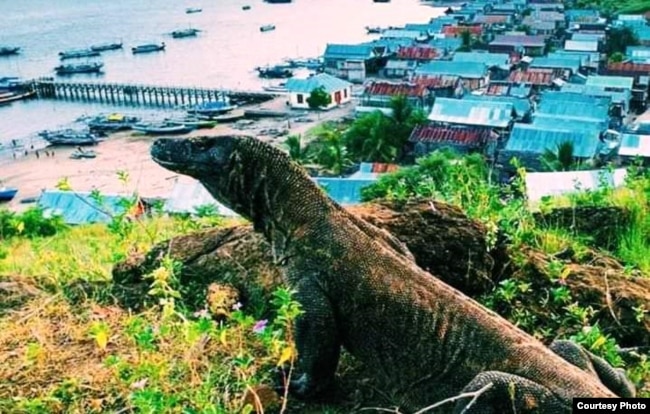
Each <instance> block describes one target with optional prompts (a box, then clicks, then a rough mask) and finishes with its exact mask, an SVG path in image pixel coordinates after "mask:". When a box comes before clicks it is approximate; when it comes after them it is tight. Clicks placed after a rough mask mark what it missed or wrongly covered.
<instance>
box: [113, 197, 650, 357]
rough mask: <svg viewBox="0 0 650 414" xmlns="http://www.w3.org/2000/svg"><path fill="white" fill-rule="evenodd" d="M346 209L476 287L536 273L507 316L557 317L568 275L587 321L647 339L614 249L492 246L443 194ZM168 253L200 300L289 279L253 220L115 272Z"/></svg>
mask: <svg viewBox="0 0 650 414" xmlns="http://www.w3.org/2000/svg"><path fill="white" fill-rule="evenodd" d="M349 210H350V211H351V212H353V213H354V214H357V215H358V216H360V217H361V218H363V219H365V220H367V221H369V222H371V223H373V224H374V225H376V226H378V227H380V228H383V229H386V230H388V231H389V232H391V233H392V234H394V235H395V236H396V237H397V238H399V239H400V240H402V241H403V242H404V243H405V244H406V245H407V246H408V248H409V249H410V250H411V252H412V253H413V254H414V256H415V258H416V261H417V263H418V265H419V266H420V267H422V268H424V269H427V270H428V271H429V272H430V273H431V274H432V275H434V276H436V277H440V278H441V279H442V280H444V281H445V282H446V283H448V284H450V285H452V286H454V287H455V288H457V289H459V290H461V291H462V292H464V293H466V294H468V295H470V296H472V297H479V296H481V295H484V294H486V293H489V292H491V291H493V289H494V287H495V286H496V285H497V283H498V282H499V281H501V280H502V279H506V278H513V279H515V280H519V281H523V282H526V283H529V284H530V286H531V288H530V294H527V295H522V296H523V299H521V300H520V301H519V303H518V304H516V308H515V307H504V306H497V311H498V312H499V313H501V314H502V315H504V316H505V317H510V316H512V312H515V311H517V310H518V311H521V310H525V311H526V312H530V313H531V314H532V315H533V317H534V318H536V321H538V322H539V325H540V326H545V327H548V326H551V327H552V326H554V324H557V321H556V320H555V319H553V313H554V312H555V313H556V314H557V313H558V312H559V314H566V311H565V310H564V306H566V304H561V303H558V304H555V305H554V304H548V303H547V302H548V296H549V294H550V293H549V292H550V290H551V289H553V288H557V287H558V286H560V285H559V284H558V283H562V284H563V285H564V286H566V287H567V288H568V289H569V291H570V294H571V297H572V300H574V301H577V302H578V303H580V304H581V305H582V306H585V307H586V306H592V307H593V308H594V310H595V315H594V317H592V318H591V319H590V320H589V321H588V323H591V324H593V323H595V322H596V321H597V322H598V323H599V325H600V327H601V329H602V330H604V331H605V332H606V333H608V334H611V335H612V336H613V337H615V338H616V339H617V340H618V341H619V343H620V344H621V345H624V346H634V345H637V346H639V345H650V334H649V332H650V330H649V329H648V328H650V319H649V318H648V316H647V315H645V314H642V315H641V316H640V317H639V312H638V311H637V310H638V309H649V310H650V279H645V278H644V277H641V276H631V275H629V274H626V271H625V269H624V267H623V266H622V265H621V264H620V263H618V262H617V261H616V260H614V259H612V258H609V257H607V256H604V255H600V254H596V253H592V254H591V255H590V256H587V257H585V255H584V254H583V255H582V257H581V258H580V259H578V258H576V257H574V256H575V255H574V254H573V253H572V252H564V253H565V254H564V255H563V256H562V257H561V258H558V257H552V256H549V255H547V254H544V253H542V252H540V251H536V250H534V249H527V248H524V249H518V250H517V251H510V250H507V249H504V248H499V249H496V250H492V251H489V244H488V241H487V230H486V228H485V226H483V225H482V224H481V223H479V222H476V221H474V220H471V219H469V218H468V217H467V216H465V215H464V214H463V212H462V211H461V210H460V209H458V208H456V207H453V206H450V205H447V204H444V203H440V202H436V201H428V200H427V201H412V202H408V203H405V204H394V203H388V202H382V203H373V204H365V205H361V206H355V207H353V208H349ZM167 253H169V254H170V256H171V258H173V259H174V260H176V261H179V262H181V263H182V264H183V266H182V268H181V274H180V283H181V285H182V286H184V289H183V291H184V292H190V294H187V293H186V294H185V296H184V300H185V301H186V302H188V303H189V304H190V305H195V306H197V308H200V307H202V306H203V305H204V304H205V299H206V291H207V286H208V285H209V284H210V283H213V282H216V283H218V284H219V285H224V284H225V285H230V286H232V287H234V288H235V289H237V290H238V292H239V295H240V299H239V300H241V302H242V303H243V304H244V305H245V306H246V307H247V308H246V310H247V311H248V312H251V313H252V314H253V315H255V316H261V315H264V314H265V312H267V311H268V308H267V306H268V303H269V297H270V294H271V292H272V291H273V289H274V288H275V287H277V286H278V285H279V284H280V283H281V281H282V275H281V273H280V270H279V269H278V268H277V267H276V266H274V264H273V262H272V256H271V252H270V249H269V246H268V244H267V243H266V242H265V241H264V240H263V238H262V237H261V236H260V235H259V234H257V233H254V232H253V229H252V227H250V226H236V227H230V228H218V229H211V230H207V231H202V232H197V233H194V234H190V235H186V236H180V237H176V238H174V239H172V240H171V241H167V242H163V243H160V244H159V245H157V246H155V247H154V248H153V249H152V250H151V251H150V252H149V253H147V254H146V255H134V256H132V257H129V258H128V259H127V260H126V261H124V262H122V263H119V264H118V265H116V266H115V268H114V269H113V278H114V281H115V282H116V284H117V286H124V285H133V284H137V283H142V279H143V275H145V274H147V273H149V272H151V271H153V270H154V269H155V268H156V267H157V266H159V263H160V259H161V258H162V257H163V256H164V255H165V254H167ZM552 264H553V265H558V264H559V265H561V267H562V271H563V272H565V275H564V276H565V277H564V279H563V280H562V281H561V282H558V278H557V275H553V274H551V273H552V272H551V271H550V269H551V268H552ZM145 291H146V290H145ZM198 292H201V293H200V294H199V293H198ZM635 309H637V310H635ZM551 311H553V312H551ZM637 317H639V318H640V321H637V319H636V318H637ZM511 319H512V318H511Z"/></svg>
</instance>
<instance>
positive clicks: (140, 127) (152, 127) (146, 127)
mask: <svg viewBox="0 0 650 414" xmlns="http://www.w3.org/2000/svg"><path fill="white" fill-rule="evenodd" d="M193 129H194V128H192V127H190V126H187V125H177V124H172V123H170V122H161V123H154V122H150V123H140V124H135V125H133V130H134V131H139V132H144V133H145V134H150V135H164V134H186V133H188V132H190V131H191V130H193Z"/></svg>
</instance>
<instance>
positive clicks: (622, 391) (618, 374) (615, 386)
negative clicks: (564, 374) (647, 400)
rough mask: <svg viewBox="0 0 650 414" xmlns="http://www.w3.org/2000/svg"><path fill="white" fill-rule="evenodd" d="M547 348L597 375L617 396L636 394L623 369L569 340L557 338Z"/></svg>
mask: <svg viewBox="0 0 650 414" xmlns="http://www.w3.org/2000/svg"><path fill="white" fill-rule="evenodd" d="M549 348H550V349H551V350H552V351H553V352H555V353H556V354H558V355H559V356H561V357H562V358H564V359H565V360H566V361H568V362H570V363H571V364H573V365H575V366H577V367H578V368H580V369H582V370H584V371H587V372H589V373H591V374H593V375H594V376H596V377H598V379H600V382H602V383H603V385H604V386H606V387H607V388H609V389H610V390H611V391H612V392H614V393H615V394H616V395H618V396H619V397H623V398H632V397H634V396H635V395H636V389H635V387H634V384H632V381H630V380H629V379H628V378H627V376H626V375H625V370H623V369H621V368H614V367H613V366H611V365H610V364H609V363H608V362H607V361H605V360H604V359H603V358H601V357H599V356H596V355H594V354H592V353H591V352H589V351H587V350H586V349H585V348H584V347H582V346H580V345H578V344H576V343H574V342H571V341H567V340H557V341H553V343H552V344H551V345H550V346H549Z"/></svg>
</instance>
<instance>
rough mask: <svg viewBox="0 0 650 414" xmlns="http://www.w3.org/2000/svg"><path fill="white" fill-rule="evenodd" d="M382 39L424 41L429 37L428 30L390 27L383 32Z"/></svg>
mask: <svg viewBox="0 0 650 414" xmlns="http://www.w3.org/2000/svg"><path fill="white" fill-rule="evenodd" d="M381 38H382V39H409V40H410V41H413V42H416V41H417V42H424V41H426V40H427V39H428V38H429V34H428V32H425V31H420V30H404V29H388V30H384V31H383V32H381Z"/></svg>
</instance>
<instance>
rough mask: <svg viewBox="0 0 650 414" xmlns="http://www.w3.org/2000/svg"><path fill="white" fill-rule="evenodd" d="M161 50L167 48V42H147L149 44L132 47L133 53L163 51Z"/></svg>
mask: <svg viewBox="0 0 650 414" xmlns="http://www.w3.org/2000/svg"><path fill="white" fill-rule="evenodd" d="M161 50H165V42H161V43H147V44H144V45H139V46H136V47H132V48H131V51H132V52H133V54H136V53H150V52H158V51H161Z"/></svg>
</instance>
